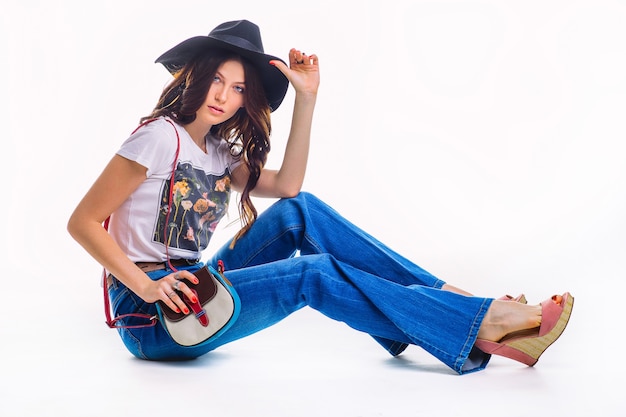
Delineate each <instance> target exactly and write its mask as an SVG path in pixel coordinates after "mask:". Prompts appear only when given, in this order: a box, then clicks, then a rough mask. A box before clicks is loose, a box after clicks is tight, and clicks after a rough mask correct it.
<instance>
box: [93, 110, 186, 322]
mask: <svg viewBox="0 0 626 417" xmlns="http://www.w3.org/2000/svg"><path fill="white" fill-rule="evenodd" d="M155 120H157V119H156V118H155V119H149V120H146V121H144V122H143V123H141V124H140V125H139V126H137V128H136V129H135V130H133V132H132V133H131V135H132V134H134V133H135V132H137V130H139V129H140V128H142V127H143V126H145V125H147V124H148V123H151V122H153V121H155ZM164 120H165V121H166V122H168V123H169V124H171V125H172V127H173V128H174V132H176V140H177V141H178V143H177V145H176V154H175V155H174V164H173V166H172V176H171V178H170V193H169V199H168V207H167V215H166V219H165V227H164V228H163V238H164V239H165V240H164V242H165V256H166V259H167V265H168V266H169V268H170V269H172V270H174V271H177V269H176V268H174V266H173V265H172V263H171V262H170V257H169V253H168V251H167V225H168V224H169V221H170V213H171V212H172V199H173V194H174V184H175V178H174V177H175V174H176V164H177V162H178V155H179V154H180V136H179V135H178V129H176V126H174V123H173V122H172V121H171V120H170V119H164ZM110 220H111V216H109V217H107V218H106V220H105V221H104V223H103V225H102V226H103V227H104V230H106V231H107V232H108V231H109V222H110ZM108 286H109V285H108V276H107V272H106V268H103V272H102V288H103V290H104V314H105V316H106V324H107V326H109V327H110V328H126V329H129V328H130V329H132V328H139V327H151V326H154V325H155V324H156V322H157V316H155V315H150V314H142V313H130V314H122V315H119V316H117V317H115V318H112V316H111V301H110V300H109V288H108ZM126 317H137V318H144V319H148V320H150V322H149V323H146V324H138V325H131V326H124V325H122V326H120V325H118V324H117V322H118V321H119V320H120V319H123V318H126Z"/></svg>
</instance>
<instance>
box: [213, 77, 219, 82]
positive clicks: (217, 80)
mask: <svg viewBox="0 0 626 417" xmlns="http://www.w3.org/2000/svg"><path fill="white" fill-rule="evenodd" d="M213 82H214V83H219V82H220V77H218V76H217V75H216V76H215V77H213Z"/></svg>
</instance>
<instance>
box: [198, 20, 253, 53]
mask: <svg viewBox="0 0 626 417" xmlns="http://www.w3.org/2000/svg"><path fill="white" fill-rule="evenodd" d="M209 38H213V39H217V40H220V41H223V42H227V43H229V44H231V45H235V46H238V47H240V48H243V49H247V50H249V51H254V52H259V53H265V51H264V50H263V42H262V41H261V31H260V30H259V27H258V26H257V25H255V24H254V23H252V22H250V21H248V20H234V21H231V22H225V23H222V24H221V25H219V26H217V27H216V28H215V29H213V30H212V31H211V32H210V33H209Z"/></svg>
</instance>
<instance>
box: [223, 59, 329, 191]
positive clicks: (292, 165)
mask: <svg viewBox="0 0 626 417" xmlns="http://www.w3.org/2000/svg"><path fill="white" fill-rule="evenodd" d="M289 60H290V66H289V67H287V66H286V65H285V64H283V63H282V62H281V61H272V62H271V63H272V65H275V66H276V67H277V68H278V69H279V70H280V71H281V72H282V73H283V74H285V76H286V77H287V79H288V80H289V82H290V83H291V84H292V85H293V87H294V89H295V91H296V98H295V103H294V108H293V116H292V121H291V130H290V132H289V138H288V139H287V146H286V148H285V155H284V157H283V162H282V164H281V167H280V169H278V170H270V169H263V170H262V171H261V175H260V177H259V181H258V182H257V186H256V187H255V188H254V190H253V191H252V194H253V195H255V196H258V197H293V196H295V195H297V194H298V193H299V192H300V189H301V188H302V184H303V182H304V175H305V173H306V165H307V160H308V157H309V144H310V138H311V125H312V122H313V111H314V109H315V102H316V99H317V89H318V87H319V82H320V77H319V62H318V58H317V56H316V55H310V56H307V55H306V54H303V53H302V52H300V51H298V50H296V49H291V50H290V51H289ZM248 176H249V172H248V169H247V167H246V166H245V165H240V166H239V167H238V168H237V169H236V170H235V171H234V172H233V184H234V187H235V189H236V190H238V191H241V190H242V189H243V186H244V185H245V184H246V181H247V179H248Z"/></svg>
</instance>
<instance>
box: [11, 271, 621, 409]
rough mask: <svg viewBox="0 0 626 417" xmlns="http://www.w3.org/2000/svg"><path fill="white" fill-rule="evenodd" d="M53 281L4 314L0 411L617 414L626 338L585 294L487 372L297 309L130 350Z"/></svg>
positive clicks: (84, 303)
mask: <svg viewBox="0 0 626 417" xmlns="http://www.w3.org/2000/svg"><path fill="white" fill-rule="evenodd" d="M26 274H27V275H28V276H30V275H32V271H31V272H28V273H26ZM50 282H51V285H50V288H47V289H44V290H43V291H44V293H41V294H37V293H34V294H31V296H30V298H31V299H34V300H37V303H36V304H35V305H34V306H25V307H26V308H25V309H22V308H20V307H21V306H18V305H14V306H13V307H14V308H12V309H8V310H7V311H6V312H5V313H4V314H3V315H2V319H1V320H2V322H1V323H2V340H3V346H2V352H3V355H2V358H3V359H2V371H1V378H0V393H1V394H0V395H1V397H2V400H1V401H0V415H2V416H38V417H39V416H64V417H70V416H80V417H88V416H93V417H96V416H134V415H151V416H174V415H182V414H183V413H184V415H195V416H259V417H260V416H271V417H278V416H290V417H291V416H302V417H304V416H342V417H343V416H354V417H357V416H359V417H366V416H392V415H410V416H422V415H423V416H466V415H472V416H473V415H483V416H499V415H504V416H528V415H546V414H547V415H555V416H591V415H593V416H618V415H622V416H623V415H624V406H625V405H626V403H625V401H624V399H623V389H619V388H618V387H619V385H620V382H619V381H620V380H621V379H622V378H621V377H619V373H620V370H619V369H620V368H619V366H620V361H621V359H620V358H621V356H622V354H621V349H622V346H623V341H624V337H623V335H622V334H612V333H610V332H609V330H610V325H609V324H608V322H607V323H605V325H603V324H602V323H601V322H598V320H597V319H595V318H594V317H597V314H596V311H597V312H602V313H604V314H610V313H611V312H617V309H615V310H613V308H612V307H611V306H610V305H609V304H608V303H602V302H601V301H600V300H601V298H600V297H595V296H594V294H593V292H592V291H587V292H586V294H585V295H583V294H581V295H580V296H578V297H577V298H576V304H575V309H574V315H573V317H572V321H571V322H570V325H569V326H568V328H567V329H566V332H565V333H564V335H563V336H562V338H561V339H560V340H559V341H557V343H556V344H554V345H553V346H552V347H551V348H550V349H548V351H546V353H545V354H544V356H543V357H542V358H541V360H540V361H539V363H538V364H537V365H536V366H535V367H534V368H527V367H525V366H522V365H520V364H518V363H515V362H512V361H509V360H506V359H503V358H498V357H494V358H493V359H492V362H491V364H490V366H489V367H488V368H487V370H485V371H483V372H479V373H474V374H469V375H464V376H457V375H456V374H453V373H452V372H451V371H450V370H448V369H447V368H446V367H445V366H444V365H441V364H440V363H438V362H437V361H436V360H434V359H433V358H432V357H430V356H429V355H428V354H426V353H425V352H423V351H422V350H420V349H419V348H416V347H410V348H409V349H408V350H407V351H406V352H405V353H404V354H403V355H402V356H401V357H399V358H395V359H394V358H391V357H389V356H388V355H387V354H386V352H384V351H383V350H382V349H380V348H379V347H378V345H377V344H375V343H374V342H373V341H371V340H370V339H369V337H367V336H365V335H362V334H359V333H356V332H354V331H352V330H351V329H349V328H347V327H346V326H345V325H343V324H341V323H336V322H333V321H330V320H328V319H326V318H325V317H323V316H321V315H320V314H318V313H317V312H316V311H313V310H311V309H308V308H307V309H305V310H302V311H300V312H298V313H296V314H294V315H292V316H291V317H289V318H288V319H287V320H285V321H283V322H281V323H279V324H278V325H276V326H274V327H273V328H270V329H268V330H266V331H264V332H261V333H258V334H256V335H253V336H251V337H249V338H247V339H244V340H242V341H239V342H235V343H233V344H231V345H229V346H226V347H223V348H222V349H220V350H218V351H215V352H213V353H210V354H208V355H206V356H205V357H203V358H201V359H199V360H196V361H192V362H187V363H153V362H145V361H141V360H136V359H134V358H132V357H131V356H130V354H128V353H127V352H126V350H125V349H124V347H123V346H122V344H121V342H120V341H119V339H118V337H117V334H116V333H115V331H113V330H109V329H108V328H107V327H106V326H105V325H104V323H103V313H102V310H101V309H100V308H94V305H93V302H94V299H95V300H98V301H99V292H98V291H99V289H98V288H96V287H97V286H95V285H93V282H87V281H85V282H84V283H82V284H81V283H80V282H78V283H77V282H76V281H73V282H72V283H71V285H70V284H66V285H65V286H61V287H59V285H58V283H56V284H54V285H52V281H50ZM83 285H84V288H77V286H79V287H80V286H83ZM53 287H54V288H56V290H53V289H52V288H53ZM68 292H72V293H74V294H80V293H82V294H85V295H84V297H83V298H82V300H78V301H76V302H74V303H73V304H72V305H61V306H59V308H58V311H57V312H56V313H50V314H46V315H45V316H44V315H42V314H41V313H39V312H38V308H39V307H41V305H39V303H41V302H42V301H41V300H43V299H44V297H43V296H44V295H47V296H49V299H60V298H63V297H64V296H65V294H67V293H68ZM592 299H595V300H598V301H599V302H592V301H591V300H592ZM531 301H532V300H531ZM26 304H27V303H26ZM603 306H604V308H602V307H603ZM5 307H6V306H5ZM98 307H99V306H98ZM9 313H13V314H15V318H17V317H21V319H25V320H26V325H25V326H24V327H23V328H22V329H20V328H19V327H18V326H16V325H15V323H14V322H12V321H11V320H10V319H9V318H8V317H7V315H8V314H9ZM18 313H19V314H18ZM616 348H617V350H615V349H616ZM614 358H615V359H614Z"/></svg>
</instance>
